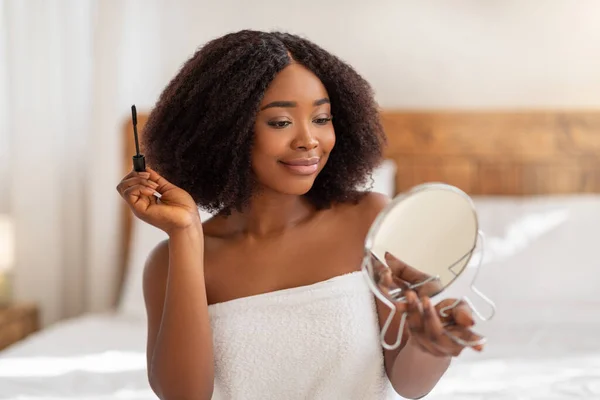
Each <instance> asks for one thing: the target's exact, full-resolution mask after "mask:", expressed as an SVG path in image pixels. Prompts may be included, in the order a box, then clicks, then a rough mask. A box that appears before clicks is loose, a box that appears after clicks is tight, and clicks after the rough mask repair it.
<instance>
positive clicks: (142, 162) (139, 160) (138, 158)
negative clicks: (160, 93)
mask: <svg viewBox="0 0 600 400" xmlns="http://www.w3.org/2000/svg"><path fill="white" fill-rule="evenodd" d="M131 120H132V122H133V138H134V139H135V156H133V157H132V158H133V169H134V170H135V171H136V172H144V171H146V159H145V158H144V155H143V154H140V143H139V141H138V133H137V111H136V109H135V104H134V105H132V106H131Z"/></svg>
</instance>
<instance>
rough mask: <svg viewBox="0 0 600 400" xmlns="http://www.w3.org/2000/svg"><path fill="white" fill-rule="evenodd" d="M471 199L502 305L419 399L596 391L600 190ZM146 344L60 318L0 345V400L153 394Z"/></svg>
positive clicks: (132, 325)
mask: <svg viewBox="0 0 600 400" xmlns="http://www.w3.org/2000/svg"><path fill="white" fill-rule="evenodd" d="M476 205H477V208H478V211H479V215H480V221H481V228H482V229H483V230H484V232H485V233H486V234H487V237H488V247H487V249H488V251H487V253H486V256H485V257H484V265H483V266H482V269H481V270H480V271H481V272H480V279H479V284H478V286H479V287H480V288H481V289H482V290H483V291H484V292H485V293H486V294H487V295H489V296H490V297H491V298H492V299H493V300H494V301H495V302H496V305H497V314H496V316H495V318H494V319H493V320H491V321H489V322H485V323H480V326H479V331H480V332H482V333H484V334H485V335H486V336H487V337H488V340H489V341H488V344H487V348H486V350H485V351H484V353H482V354H477V353H475V352H472V351H468V350H467V351H465V352H464V353H463V354H462V355H461V356H460V357H459V358H458V359H455V360H454V362H453V364H452V366H451V367H450V369H449V371H448V372H447V373H446V375H444V377H443V378H442V380H441V381H440V383H439V384H438V386H437V387H436V388H435V389H434V390H433V392H432V393H431V394H430V395H429V396H427V397H426V398H427V399H429V400H442V399H443V400H458V399H461V400H463V399H464V400H508V399H510V400H513V399H515V400H516V399H518V400H534V399H540V400H541V399H544V400H554V399H587V400H593V399H600V296H598V291H599V290H598V288H599V287H600V256H599V251H598V250H599V249H600V246H599V244H600V241H599V239H598V238H600V197H594V196H578V197H564V198H537V199H536V198H527V199H490V198H483V199H476ZM472 272H473V271H472V270H469V273H472ZM467 281H468V280H462V282H467ZM457 282H458V281H457ZM460 290H461V288H460V287H458V286H454V287H451V288H450V289H449V291H448V294H449V295H457V294H459V293H460ZM453 291H454V293H453ZM145 341H146V340H145V326H144V324H143V322H140V321H138V322H134V320H133V319H132V318H127V317H124V316H118V315H91V316H86V317H83V318H78V319H75V320H73V321H69V322H65V323H61V324H58V325H57V326H56V327H54V328H51V329H47V330H44V331H42V332H41V333H40V334H38V335H35V336H33V337H32V338H30V339H28V340H26V341H24V342H22V343H20V344H18V345H16V346H14V347H12V348H10V349H9V350H7V351H4V352H2V353H0V400H8V399H10V400H58V399H63V400H69V399H80V400H108V399H131V400H134V399H135V400H145V399H156V397H155V396H154V395H153V393H152V392H151V390H150V388H149V386H148V383H147V378H146V372H145ZM340 368H343V366H340Z"/></svg>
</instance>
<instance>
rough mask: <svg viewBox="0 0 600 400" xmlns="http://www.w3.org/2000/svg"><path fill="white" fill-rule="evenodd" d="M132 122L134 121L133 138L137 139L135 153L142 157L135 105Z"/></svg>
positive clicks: (132, 111) (132, 108) (132, 109)
mask: <svg viewBox="0 0 600 400" xmlns="http://www.w3.org/2000/svg"><path fill="white" fill-rule="evenodd" d="M131 120H132V121H133V137H134V139H135V153H136V155H138V156H139V155H140V143H139V141H138V133H137V111H136V109H135V104H134V105H132V106H131Z"/></svg>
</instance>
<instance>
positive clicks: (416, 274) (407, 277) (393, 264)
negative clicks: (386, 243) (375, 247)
mask: <svg viewBox="0 0 600 400" xmlns="http://www.w3.org/2000/svg"><path fill="white" fill-rule="evenodd" d="M385 261H386V262H387V265H388V266H389V267H390V268H391V269H392V271H393V272H394V275H396V276H397V277H398V278H400V279H402V280H403V281H406V282H408V283H410V284H415V283H419V282H423V281H424V280H426V279H428V278H429V275H427V274H425V273H423V272H421V271H419V270H418V269H416V268H413V267H411V266H409V265H408V264H406V263H404V262H403V261H400V260H399V259H397V258H396V257H394V256H393V255H392V254H390V253H388V252H386V253H385Z"/></svg>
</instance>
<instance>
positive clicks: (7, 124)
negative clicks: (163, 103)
mask: <svg viewBox="0 0 600 400" xmlns="http://www.w3.org/2000/svg"><path fill="white" fill-rule="evenodd" d="M1 5H2V6H1V7H0V13H1V14H0V26H1V31H0V61H1V62H0V188H2V190H0V213H1V212H3V213H7V212H8V213H9V214H10V215H11V216H12V217H13V218H14V220H15V225H16V246H17V248H16V266H15V271H14V278H15V281H14V295H15V299H16V300H17V301H35V302H37V303H38V304H39V305H40V307H41V312H42V320H43V324H44V325H46V324H49V323H53V322H56V321H58V320H60V319H62V318H65V317H70V316H75V315H78V314H80V313H82V312H86V311H104V310H108V309H110V308H111V307H112V306H113V301H114V299H115V296H116V292H115V290H116V287H117V285H116V282H117V277H118V265H119V258H118V257H119V245H120V241H119V226H120V225H119V217H120V208H119V207H120V206H121V203H120V201H121V200H120V198H119V196H118V194H117V192H116V191H115V190H114V188H115V186H116V184H117V182H118V180H119V179H120V178H121V175H122V172H121V163H122V161H121V160H122V153H121V151H122V146H121V143H122V137H121V127H122V124H123V123H124V122H125V121H126V119H127V118H128V117H129V107H130V105H131V104H132V103H134V102H137V106H138V107H139V108H140V109H141V110H147V109H149V108H150V106H151V105H152V103H153V101H154V100H155V98H156V96H157V94H158V90H159V88H160V86H161V84H163V83H162V82H160V80H159V79H157V77H156V72H157V68H158V67H157V66H160V63H159V62H155V61H156V60H157V59H158V57H160V52H158V51H156V49H154V47H156V46H158V45H159V44H160V41H159V40H156V39H157V37H156V36H155V34H154V33H153V32H155V31H154V30H153V29H151V27H152V26H158V25H159V24H158V16H159V12H158V11H159V9H158V8H157V7H152V4H151V3H149V2H129V3H127V2H120V1H93V0H37V1H36V0H31V1H21V0H5V1H2V3H1ZM148 82H152V84H149V85H148Z"/></svg>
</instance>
